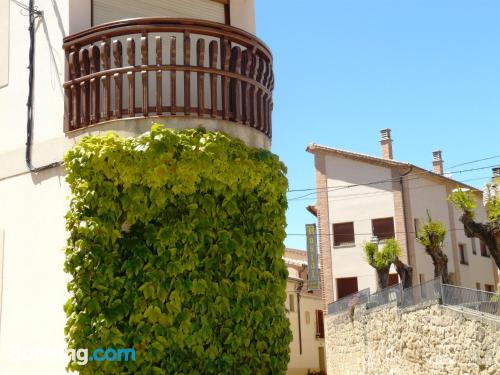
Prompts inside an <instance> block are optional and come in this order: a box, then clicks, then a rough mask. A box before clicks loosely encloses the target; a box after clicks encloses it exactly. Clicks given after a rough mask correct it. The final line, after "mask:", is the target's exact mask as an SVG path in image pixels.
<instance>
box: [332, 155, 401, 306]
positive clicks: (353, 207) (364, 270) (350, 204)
mask: <svg viewBox="0 0 500 375" xmlns="http://www.w3.org/2000/svg"><path fill="white" fill-rule="evenodd" d="M326 176H327V184H328V187H329V193H328V204H329V215H330V216H329V218H330V225H331V226H332V225H333V224H335V223H343V222H349V221H353V222H354V233H355V234H356V236H355V241H356V244H355V246H352V247H333V238H332V241H331V243H332V274H333V286H334V288H333V289H334V299H337V290H336V289H337V287H336V281H335V279H337V278H342V277H354V276H356V277H357V278H358V289H359V290H362V289H365V288H370V289H371V290H372V291H375V290H376V289H377V280H376V274H375V271H374V269H373V268H372V267H371V266H370V265H369V264H368V263H367V262H366V260H365V258H364V253H363V245H364V243H366V242H369V241H370V240H371V236H372V234H371V233H372V222H371V220H372V219H378V218H386V217H394V216H395V212H394V197H393V193H392V182H384V183H380V184H372V185H367V186H356V187H351V188H339V187H342V186H349V185H354V184H365V183H367V182H371V181H382V180H388V179H391V178H392V176H391V170H390V168H385V167H379V166H375V165H373V164H368V163H363V162H359V161H354V160H351V159H346V158H342V157H338V156H332V155H327V156H326ZM330 231H333V229H332V228H330ZM392 272H395V271H394V270H391V273H392Z"/></svg>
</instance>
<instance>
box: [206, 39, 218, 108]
mask: <svg viewBox="0 0 500 375" xmlns="http://www.w3.org/2000/svg"><path fill="white" fill-rule="evenodd" d="M208 49H209V51H208V54H209V60H210V68H212V69H217V53H218V50H219V46H218V43H217V41H215V40H212V41H211V42H210V45H209V48H208ZM210 102H211V103H210V107H211V108H212V111H211V115H212V117H213V118H216V117H217V74H215V73H210Z"/></svg>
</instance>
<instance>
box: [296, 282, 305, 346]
mask: <svg viewBox="0 0 500 375" xmlns="http://www.w3.org/2000/svg"><path fill="white" fill-rule="evenodd" d="M302 286H303V283H302V281H301V282H300V283H299V285H297V289H295V292H296V293H297V319H298V323H299V353H300V354H301V355H302V323H301V320H300V292H301V291H302Z"/></svg>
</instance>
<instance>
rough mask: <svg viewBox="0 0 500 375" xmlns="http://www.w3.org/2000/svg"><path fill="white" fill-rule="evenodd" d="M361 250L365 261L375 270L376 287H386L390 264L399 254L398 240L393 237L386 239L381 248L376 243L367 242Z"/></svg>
mask: <svg viewBox="0 0 500 375" xmlns="http://www.w3.org/2000/svg"><path fill="white" fill-rule="evenodd" d="M363 250H364V253H365V259H366V261H367V262H368V264H369V265H370V266H372V267H373V268H375V270H376V271H377V284H378V289H384V288H387V285H388V282H389V270H390V268H391V265H392V264H393V262H395V260H396V259H398V256H399V255H401V247H400V246H399V244H398V242H397V241H396V240H395V239H388V240H386V241H385V242H384V245H383V246H382V248H381V249H379V246H378V244H376V243H373V242H367V243H366V244H365V246H364V249H363Z"/></svg>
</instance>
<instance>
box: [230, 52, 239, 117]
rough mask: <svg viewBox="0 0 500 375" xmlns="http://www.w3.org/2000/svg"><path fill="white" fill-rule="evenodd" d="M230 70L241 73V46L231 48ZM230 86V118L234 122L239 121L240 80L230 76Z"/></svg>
mask: <svg viewBox="0 0 500 375" xmlns="http://www.w3.org/2000/svg"><path fill="white" fill-rule="evenodd" d="M230 70H231V71H232V72H234V73H236V74H238V75H241V48H240V47H238V46H235V47H233V48H232V49H231V63H230ZM230 87H231V89H230V93H231V94H230V101H231V110H232V113H233V117H232V119H233V120H234V121H236V122H241V80H240V79H239V78H232V79H231V86H230Z"/></svg>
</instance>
